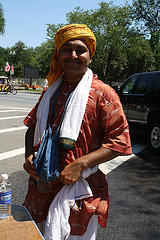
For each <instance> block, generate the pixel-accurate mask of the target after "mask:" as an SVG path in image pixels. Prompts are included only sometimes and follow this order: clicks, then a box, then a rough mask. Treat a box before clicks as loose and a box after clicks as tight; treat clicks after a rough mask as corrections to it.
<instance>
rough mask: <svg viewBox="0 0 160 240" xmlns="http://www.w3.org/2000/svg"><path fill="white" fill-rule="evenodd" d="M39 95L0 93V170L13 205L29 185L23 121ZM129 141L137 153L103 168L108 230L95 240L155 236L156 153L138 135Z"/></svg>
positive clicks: (159, 233) (159, 173)
mask: <svg viewBox="0 0 160 240" xmlns="http://www.w3.org/2000/svg"><path fill="white" fill-rule="evenodd" d="M39 96H40V95H39V94H32V93H22V92H18V94H17V95H15V96H13V95H12V94H7V95H5V94H3V93H0V174H1V173H8V174H9V180H10V181H11V183H12V203H16V204H22V203H23V201H24V198H25V194H26V192H27V184H28V174H27V173H26V172H25V171H24V170H23V162H24V136H25V131H26V128H25V127H24V125H23V119H24V116H25V115H26V114H27V113H28V112H29V111H30V110H31V108H32V107H33V106H34V104H35V103H36V102H37V100H38V98H39ZM131 140H132V145H133V148H134V146H135V145H136V146H139V147H140V148H139V149H141V151H139V152H138V153H137V152H136V154H135V155H132V156H131V157H130V158H129V159H128V160H127V161H124V162H123V163H122V164H121V165H119V166H117V167H116V165H115V166H114V169H113V170H112V168H111V169H110V170H109V171H106V169H107V168H108V166H109V165H105V166H104V172H105V171H106V173H107V174H106V176H107V179H108V182H109V192H110V211H109V218H108V223H107V228H106V229H103V228H101V227H99V228H98V235H97V240H160V157H159V156H154V155H153V154H152V153H150V151H149V149H148V148H147V146H146V143H145V140H144V139H143V137H140V136H137V135H134V136H132V135H131ZM141 146H143V147H142V148H141ZM114 164H115V163H113V164H112V165H114ZM86 240H87V239H86Z"/></svg>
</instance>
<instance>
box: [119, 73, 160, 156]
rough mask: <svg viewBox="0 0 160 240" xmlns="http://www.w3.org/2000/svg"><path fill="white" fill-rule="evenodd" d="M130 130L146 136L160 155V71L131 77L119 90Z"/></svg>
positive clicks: (151, 146) (152, 147) (150, 144)
mask: <svg viewBox="0 0 160 240" xmlns="http://www.w3.org/2000/svg"><path fill="white" fill-rule="evenodd" d="M118 94H119V97H120V99H121V102H122V105H123V109H124V112H125V115H126V117H127V120H128V123H129V126H130V130H131V131H134V132H137V133H140V134H145V135H147V137H148V143H149V146H150V148H151V149H152V150H153V151H154V152H155V153H160V71H156V72H146V73H137V74H134V75H132V76H130V77H129V78H128V79H127V80H126V81H125V82H124V83H123V85H122V86H121V87H120V89H119V90H118Z"/></svg>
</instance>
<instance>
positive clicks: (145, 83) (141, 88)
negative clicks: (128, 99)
mask: <svg viewBox="0 0 160 240" xmlns="http://www.w3.org/2000/svg"><path fill="white" fill-rule="evenodd" d="M153 77H154V74H143V75H141V76H140V78H139V81H138V83H137V85H136V87H135V90H134V93H136V94H145V93H146V92H147V91H148V89H149V88H150V87H151V86H152V84H153Z"/></svg>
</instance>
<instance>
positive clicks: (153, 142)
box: [148, 121, 160, 153]
mask: <svg viewBox="0 0 160 240" xmlns="http://www.w3.org/2000/svg"><path fill="white" fill-rule="evenodd" d="M148 143H149V147H150V148H151V150H152V151H153V152H154V153H160V121H155V122H153V123H152V124H150V126H149V131H148Z"/></svg>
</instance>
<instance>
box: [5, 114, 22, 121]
mask: <svg viewBox="0 0 160 240" xmlns="http://www.w3.org/2000/svg"><path fill="white" fill-rule="evenodd" d="M25 117H26V115H23V116H12V117H1V118H0V120H8V119H16V118H25Z"/></svg>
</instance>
